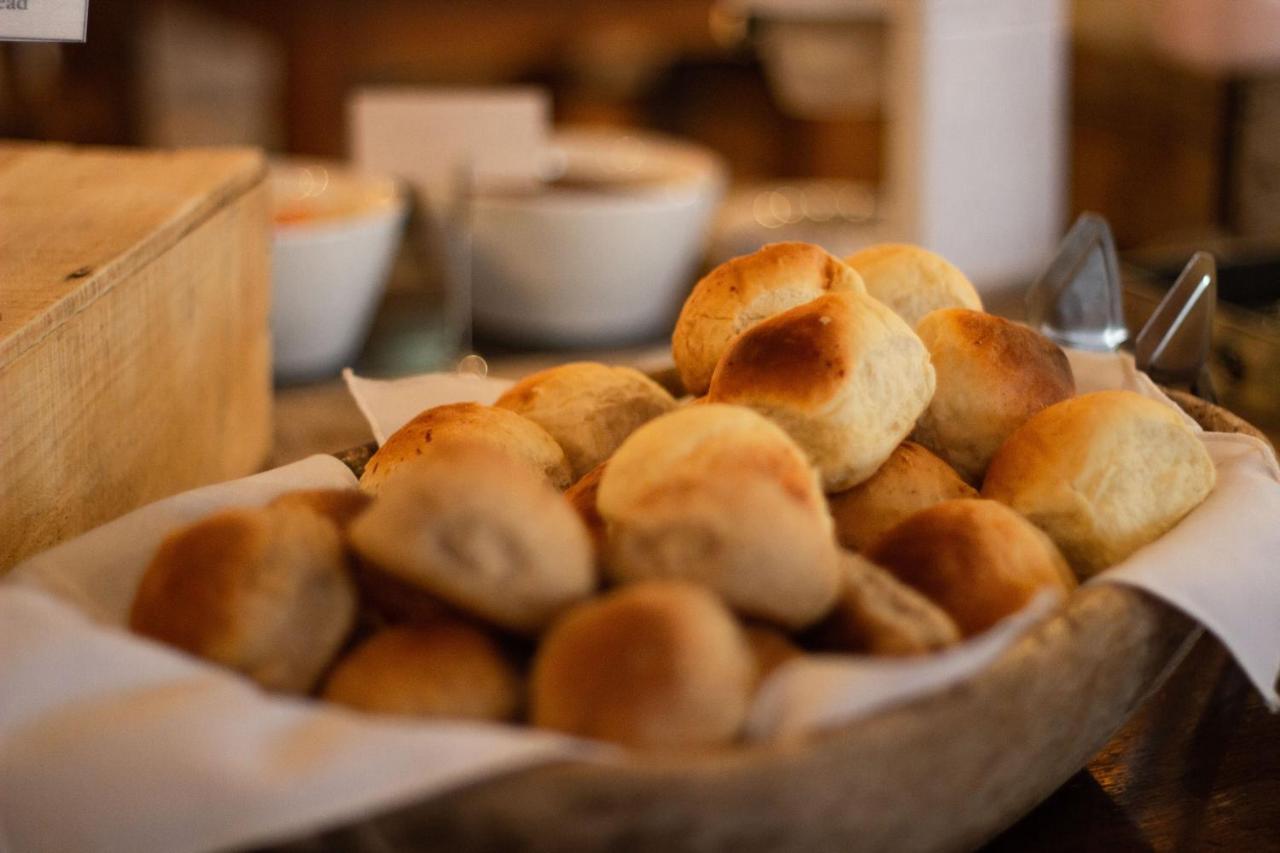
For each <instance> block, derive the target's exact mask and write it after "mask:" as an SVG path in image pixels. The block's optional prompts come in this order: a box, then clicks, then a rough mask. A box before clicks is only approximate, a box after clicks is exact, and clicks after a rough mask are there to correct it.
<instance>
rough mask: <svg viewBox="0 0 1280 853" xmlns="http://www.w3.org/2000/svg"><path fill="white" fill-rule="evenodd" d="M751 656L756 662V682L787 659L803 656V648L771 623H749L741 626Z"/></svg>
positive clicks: (764, 677)
mask: <svg viewBox="0 0 1280 853" xmlns="http://www.w3.org/2000/svg"><path fill="white" fill-rule="evenodd" d="M743 632H744V634H745V636H746V638H747V645H748V646H750V648H751V656H752V657H753V658H755V662H756V683H757V684H758V683H760V682H762V681H764V680H765V679H766V678H768V677H769V676H770V675H772V674H773V671H774V670H775V669H777V668H778V667H780V666H782V665H783V664H784V663H787V662H788V661H793V660H795V659H796V658H801V657H804V650H803V649H801V648H800V647H799V646H797V645H796V644H795V643H794V642H792V640H791V638H790V637H788V636H787V635H786V634H784V633H783V632H782V631H779V630H778V629H777V628H774V627H772V626H771V625H761V624H751V625H747V626H745V627H744V628H743Z"/></svg>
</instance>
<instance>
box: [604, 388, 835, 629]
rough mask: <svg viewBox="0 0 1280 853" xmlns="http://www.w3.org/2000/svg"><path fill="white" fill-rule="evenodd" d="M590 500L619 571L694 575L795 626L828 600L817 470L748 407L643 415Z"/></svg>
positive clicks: (749, 610) (829, 560) (620, 574)
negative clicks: (602, 522) (604, 528)
mask: <svg viewBox="0 0 1280 853" xmlns="http://www.w3.org/2000/svg"><path fill="white" fill-rule="evenodd" d="M596 503H597V506H598V507H599V510H600V514H601V516H603V517H604V520H605V524H606V526H607V531H608V552H609V553H608V559H607V561H606V562H607V569H608V571H609V573H610V575H611V576H612V578H613V579H614V580H615V581H618V582H631V581H638V580H651V579H657V578H682V579H685V580H691V581H696V582H698V583H702V584H705V585H706V586H708V587H710V588H711V589H713V590H714V591H715V592H717V593H719V594H720V595H721V596H722V597H723V598H724V600H725V601H726V602H728V604H729V605H730V606H731V607H733V608H734V609H735V610H738V611H740V612H742V613H744V614H746V615H749V616H754V617H757V618H760V619H764V620H766V621H770V622H774V623H777V624H779V625H784V626H787V627H793V628H794V627H800V626H803V625H807V624H809V623H812V622H814V621H816V620H817V619H818V618H819V617H821V616H822V615H823V614H824V613H825V612H826V611H827V609H828V608H829V607H830V606H831V603H832V601H833V600H834V598H835V592H836V570H835V540H834V538H833V536H832V533H831V518H830V516H829V515H828V514H827V508H826V502H825V501H824V500H823V497H822V492H821V491H820V490H819V488H818V483H817V479H816V478H815V476H814V473H813V469H812V468H810V466H809V463H808V461H807V460H806V459H805V458H804V454H802V453H801V452H800V450H799V448H797V447H796V446H795V443H794V442H792V441H791V439H789V438H788V437H787V435H786V433H784V432H783V431H782V430H781V429H779V428H778V427H777V426H776V425H774V424H773V423H770V422H769V421H768V420H766V419H765V418H763V417H762V416H760V415H758V414H756V413H755V412H752V411H751V410H749V409H743V408H740V407H737V406H723V405H716V404H712V403H708V404H706V405H702V406H686V407H684V408H681V409H677V410H676V411H674V412H672V413H670V414H667V415H663V416H662V417H659V418H656V419H654V420H652V421H650V422H649V423H647V424H645V425H644V426H642V427H641V428H640V429H638V430H636V431H635V432H634V433H633V434H632V435H631V437H630V438H628V439H627V440H626V441H625V442H623V444H622V447H620V448H618V452H617V453H615V454H614V455H613V458H612V459H610V460H609V465H608V467H607V468H605V472H604V476H603V478H602V479H601V481H600V493H599V495H598V497H597V501H596Z"/></svg>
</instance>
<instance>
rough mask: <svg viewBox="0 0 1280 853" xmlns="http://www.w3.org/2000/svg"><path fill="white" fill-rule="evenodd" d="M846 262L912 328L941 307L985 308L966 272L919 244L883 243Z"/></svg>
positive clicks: (878, 297)
mask: <svg viewBox="0 0 1280 853" xmlns="http://www.w3.org/2000/svg"><path fill="white" fill-rule="evenodd" d="M844 262H845V263H846V264H848V265H849V266H851V267H853V268H854V269H855V270H857V271H858V274H859V275H861V276H862V281H863V282H864V283H865V284H866V286H867V293H868V295H870V296H873V297H875V298H876V299H878V300H880V301H881V302H883V303H884V304H885V305H888V306H889V307H890V308H891V309H893V311H894V313H896V314H897V315H898V316H899V317H901V318H902V319H903V320H905V321H906V323H907V325H908V326H910V327H911V328H913V329H914V328H915V327H916V324H917V323H919V322H920V321H921V320H922V319H923V318H924V316H925V315H926V314H928V313H929V312H930V311H936V310H938V309H939V308H968V309H970V310H973V311H981V310H982V299H981V298H980V297H979V296H978V291H976V290H974V288H973V285H972V284H970V283H969V279H968V278H966V277H965V274H964V273H962V272H960V270H958V269H956V267H955V266H953V265H952V264H951V263H950V262H949V261H948V260H947V259H946V258H944V257H942V256H941V255H939V254H937V253H936V252H930V251H929V250H928V249H925V248H922V247H920V246H912V245H909V244H906V243H880V244H878V245H875V246H868V247H867V248H865V249H863V250H861V251H859V252H855V253H854V254H852V255H850V256H849V257H847V258H845V259H844Z"/></svg>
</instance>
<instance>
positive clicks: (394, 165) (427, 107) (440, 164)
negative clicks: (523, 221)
mask: <svg viewBox="0 0 1280 853" xmlns="http://www.w3.org/2000/svg"><path fill="white" fill-rule="evenodd" d="M0 2H3V0H0ZM349 109H350V119H351V121H350V132H351V153H352V159H353V160H354V161H355V162H356V164H357V165H358V166H359V167H360V168H362V169H366V170H369V171H373V172H389V173H391V174H393V175H396V176H398V177H400V178H403V179H405V180H406V181H408V182H409V184H410V185H412V186H413V187H414V189H416V190H417V191H418V192H420V193H422V194H423V195H424V197H425V199H426V200H427V201H428V204H429V206H430V207H434V208H436V209H442V208H444V207H446V206H447V205H448V204H449V203H450V201H451V200H452V196H453V193H454V191H455V190H456V189H457V185H458V178H459V171H458V170H459V169H460V168H463V167H465V168H466V169H467V170H469V174H470V176H471V178H472V179H474V180H483V181H492V180H497V181H506V182H522V181H536V180H538V178H539V177H540V176H541V173H542V168H543V165H544V158H545V156H546V147H547V142H548V140H549V138H550V127H551V98H550V96H549V95H548V93H547V92H546V91H544V90H542V89H538V88H535V87H531V86H512V87H504V88H476V89H431V88H422V89H415V88H393V89H365V90H362V91H360V92H357V93H356V96H355V98H354V99H353V100H352V102H351V103H350V105H349Z"/></svg>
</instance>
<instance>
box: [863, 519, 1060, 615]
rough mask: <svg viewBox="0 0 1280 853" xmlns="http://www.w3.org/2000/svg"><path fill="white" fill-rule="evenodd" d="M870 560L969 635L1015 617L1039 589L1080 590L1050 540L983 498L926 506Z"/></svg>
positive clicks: (875, 549) (885, 540)
mask: <svg viewBox="0 0 1280 853" xmlns="http://www.w3.org/2000/svg"><path fill="white" fill-rule="evenodd" d="M867 556H868V557H869V558H870V560H871V561H872V562H873V563H875V564H877V565H879V566H883V567H884V568H886V569H888V570H889V571H890V572H892V573H893V574H894V576H895V577H897V578H898V580H900V581H902V582H903V583H905V584H907V585H908V586H911V587H913V588H915V589H916V590H918V591H919V592H921V593H923V594H924V595H925V596H926V597H927V598H929V599H930V600H931V601H933V603H934V604H937V605H938V606H939V607H941V608H942V609H943V610H944V611H946V613H947V615H949V616H950V617H951V618H952V619H954V620H955V623H956V626H957V627H959V629H960V633H961V634H963V635H964V636H966V637H969V636H973V635H974V634H978V633H980V632H982V631H984V630H986V629H987V628H990V627H991V626H992V625H994V624H995V623H996V622H999V621H1000V620H1001V619H1003V618H1005V617H1006V616H1010V615H1012V614H1014V613H1016V612H1018V611H1019V610H1021V609H1022V608H1023V607H1024V606H1025V605H1026V604H1027V603H1028V602H1029V601H1031V599H1032V598H1033V597H1035V595H1036V593H1038V592H1039V591H1040V590H1042V589H1051V590H1058V591H1059V592H1062V593H1068V592H1070V591H1071V590H1072V589H1074V588H1075V585H1076V582H1075V577H1074V576H1073V575H1072V574H1071V570H1070V569H1069V568H1068V566H1067V563H1066V561H1065V560H1064V559H1063V558H1062V555H1061V554H1059V553H1058V549H1057V548H1055V547H1054V545H1053V542H1052V541H1051V540H1050V539H1049V537H1047V536H1045V535H1044V534H1043V533H1042V532H1041V531H1040V530H1039V529H1038V528H1036V527H1035V526H1034V525H1033V524H1031V523H1030V522H1029V521H1027V520H1026V519H1025V518H1023V517H1022V516H1020V515H1018V514H1017V513H1016V512H1014V511H1013V510H1011V509H1009V508H1008V507H1006V506H1004V505H1003V504H999V503H996V502H995V501H988V500H981V499H979V500H954V501H944V502H942V503H940V504H935V505H933V506H931V507H929V508H928V509H923V510H921V511H920V512H917V513H916V514H915V515H913V516H911V517H910V518H908V519H907V520H906V521H904V522H902V523H901V524H899V525H898V526H897V527H895V528H893V529H892V530H890V531H889V532H888V533H886V534H885V535H884V536H883V537H881V539H880V540H879V541H878V542H877V543H876V544H875V547H873V548H872V549H871V552H870V553H869V554H868V555H867Z"/></svg>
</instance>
